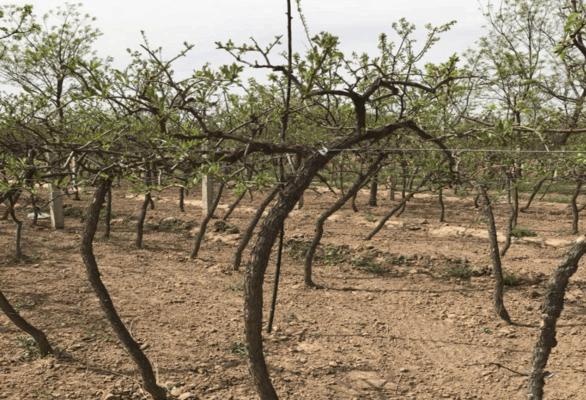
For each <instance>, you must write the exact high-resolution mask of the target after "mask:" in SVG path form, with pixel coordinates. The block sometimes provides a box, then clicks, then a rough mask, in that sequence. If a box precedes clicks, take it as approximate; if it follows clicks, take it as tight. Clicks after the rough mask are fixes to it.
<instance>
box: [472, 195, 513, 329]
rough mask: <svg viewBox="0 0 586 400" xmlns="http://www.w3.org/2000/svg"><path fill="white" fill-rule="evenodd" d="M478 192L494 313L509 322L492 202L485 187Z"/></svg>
mask: <svg viewBox="0 0 586 400" xmlns="http://www.w3.org/2000/svg"><path fill="white" fill-rule="evenodd" d="M479 191H480V194H481V195H482V198H483V200H484V214H485V215H486V219H487V221H486V224H487V226H488V239H489V241H490V258H491V260H492V269H493V274H494V281H495V288H494V309H495V311H496V314H497V315H498V316H499V317H500V318H501V319H502V320H503V321H505V322H507V323H509V324H510V323H511V317H510V316H509V313H508V312H507V309H506V308H505V303H504V300H503V297H504V286H505V285H504V279H503V268H502V264H501V256H500V252H499V243H498V238H497V230H496V223H495V221H494V214H493V212H492V204H491V202H490V198H489V197H488V192H487V191H486V188H485V187H484V186H482V185H480V186H479Z"/></svg>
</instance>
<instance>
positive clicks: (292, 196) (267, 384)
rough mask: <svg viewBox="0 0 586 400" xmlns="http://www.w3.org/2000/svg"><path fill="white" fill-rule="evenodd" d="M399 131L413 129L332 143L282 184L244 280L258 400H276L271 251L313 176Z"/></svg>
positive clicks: (247, 332)
mask: <svg viewBox="0 0 586 400" xmlns="http://www.w3.org/2000/svg"><path fill="white" fill-rule="evenodd" d="M402 128H412V129H415V128H416V126H415V125H414V123H413V122H411V121H404V122H398V123H395V124H392V125H388V126H386V127H384V128H383V129H380V130H373V131H370V132H369V133H367V134H362V133H360V134H354V135H352V136H348V137H346V138H344V139H340V140H338V141H335V142H333V143H331V144H330V146H328V147H329V148H332V149H335V150H332V151H328V152H326V153H325V154H323V155H322V154H321V153H320V152H315V153H312V154H311V155H308V156H307V159H306V160H305V162H304V163H303V165H302V167H301V168H300V169H299V170H298V171H297V174H296V175H295V176H294V177H292V178H291V180H289V181H288V182H287V183H286V184H285V186H284V188H283V190H282V192H281V196H279V198H278V200H277V202H276V204H275V205H274V206H273V207H272V208H271V210H270V212H269V214H268V215H267V217H266V218H265V219H264V222H263V224H262V226H261V228H260V230H259V232H258V235H257V240H256V243H255V246H254V248H253V250H252V259H251V262H250V263H249V264H248V266H247V268H246V275H245V280H244V327H245V337H246V343H247V346H248V361H249V370H250V373H251V375H252V378H253V383H254V386H255V388H256V391H257V393H258V395H259V397H260V399H261V400H276V399H278V397H277V394H276V392H275V389H274V387H273V385H272V383H271V379H270V377H269V373H268V369H267V365H266V361H265V358H264V354H263V340H262V322H263V283H264V277H265V273H266V269H267V265H268V262H269V258H270V255H271V250H272V248H273V245H274V244H275V240H276V238H277V235H278V234H279V231H280V229H281V227H282V226H283V224H284V221H285V219H286V218H287V216H288V215H289V213H290V212H291V210H292V209H293V208H294V207H295V204H296V203H297V201H299V198H300V197H301V195H302V194H303V192H304V191H305V190H306V189H307V187H308V186H309V185H310V184H311V181H312V180H313V178H314V177H315V176H316V174H317V173H318V172H319V171H320V170H321V169H322V168H323V167H325V166H326V165H327V163H328V162H329V161H330V160H331V159H332V158H334V157H335V156H336V155H338V154H339V153H340V152H341V151H342V149H347V148H350V147H351V146H354V145H356V144H358V143H361V142H363V141H366V140H369V141H370V142H371V143H373V142H376V141H378V140H381V139H383V138H386V137H389V136H391V135H392V134H394V133H395V132H396V131H397V130H399V129H402Z"/></svg>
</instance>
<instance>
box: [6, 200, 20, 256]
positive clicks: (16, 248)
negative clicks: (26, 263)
mask: <svg viewBox="0 0 586 400" xmlns="http://www.w3.org/2000/svg"><path fill="white" fill-rule="evenodd" d="M8 200H9V203H10V208H9V209H8V211H9V212H10V218H12V221H13V222H14V225H16V231H15V234H14V257H15V258H16V259H17V260H20V259H21V258H22V240H21V239H22V221H21V220H19V219H18V217H17V216H16V212H15V211H14V205H15V204H14V200H13V198H12V197H9V198H8Z"/></svg>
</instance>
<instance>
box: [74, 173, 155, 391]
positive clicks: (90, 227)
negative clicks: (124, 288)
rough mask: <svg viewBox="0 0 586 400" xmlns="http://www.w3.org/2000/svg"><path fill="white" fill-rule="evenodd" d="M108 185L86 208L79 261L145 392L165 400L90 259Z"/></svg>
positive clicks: (100, 188)
mask: <svg viewBox="0 0 586 400" xmlns="http://www.w3.org/2000/svg"><path fill="white" fill-rule="evenodd" d="M111 183H112V182H111V181H110V180H102V181H101V182H99V186H98V188H97V189H96V192H95V194H94V198H93V201H92V203H91V204H90V206H89V207H88V210H87V213H86V222H85V227H84V230H83V234H82V240H81V249H80V250H81V257H82V259H83V263H84V265H85V267H86V273H87V277H88V280H89V282H90V284H91V286H92V288H93V290H94V292H95V294H96V296H97V297H98V300H99V302H100V305H101V307H102V310H103V311H104V314H105V316H106V318H107V320H108V322H109V323H110V325H111V326H112V329H113V330H114V332H115V333H116V335H117V336H118V339H119V340H120V342H121V343H122V345H123V346H124V348H125V349H126V351H128V353H129V354H130V356H131V357H132V359H133V361H134V362H135V364H136V365H137V367H138V369H139V371H140V374H141V376H142V381H143V385H144V388H145V390H146V391H147V392H148V393H149V394H150V395H151V396H152V398H153V399H154V400H165V399H166V398H167V395H166V391H165V389H163V388H162V387H160V386H159V385H157V382H156V379H155V374H154V372H153V368H152V366H151V363H150V361H149V359H148V358H147V357H146V355H145V354H144V353H143V352H142V350H141V349H140V346H139V345H138V343H137V342H136V341H135V340H134V339H133V338H132V336H131V335H130V332H129V331H128V329H127V328H126V326H125V325H124V322H122V320H121V319H120V317H119V316H118V313H117V311H116V308H115V307H114V304H113V302H112V299H111V298H110V294H109V293H108V289H107V288H106V286H105V285H104V283H103V282H102V279H101V277H100V271H99V269H98V264H97V262H96V258H95V256H94V250H93V241H94V237H95V235H96V230H97V227H98V221H99V218H100V209H101V208H102V204H103V203H104V198H105V197H106V193H107V192H108V190H109V188H110V185H111ZM145 204H146V205H148V202H145Z"/></svg>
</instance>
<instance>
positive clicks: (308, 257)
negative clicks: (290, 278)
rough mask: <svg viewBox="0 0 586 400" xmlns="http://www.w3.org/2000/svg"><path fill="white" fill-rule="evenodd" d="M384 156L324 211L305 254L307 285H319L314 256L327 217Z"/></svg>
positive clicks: (349, 195)
mask: <svg viewBox="0 0 586 400" xmlns="http://www.w3.org/2000/svg"><path fill="white" fill-rule="evenodd" d="M383 158H384V156H379V157H378V159H377V160H376V161H375V162H374V163H373V164H372V165H371V166H370V168H369V169H368V171H367V172H366V174H364V175H359V176H358V179H356V181H355V182H354V184H353V185H352V187H351V188H350V189H349V190H348V191H347V192H346V193H345V194H344V195H343V196H342V197H340V198H339V199H338V201H336V202H335V203H334V204H333V205H332V206H331V207H330V208H329V209H327V210H326V211H324V212H323V213H322V214H321V215H320V216H319V218H318V219H317V221H316V223H315V235H314V236H313V240H312V241H311V244H310V245H309V248H308V249H307V253H306V254H305V269H304V281H305V286H307V287H310V288H314V287H317V286H316V284H315V283H314V282H313V278H312V275H313V258H314V256H315V251H316V250H317V246H319V243H320V241H321V238H322V236H323V233H324V224H325V223H326V221H327V219H328V218H329V217H331V216H332V215H333V214H334V213H335V212H336V211H338V210H339V209H340V208H342V207H343V206H344V204H346V202H347V201H348V200H349V199H350V198H351V197H353V196H354V195H355V194H356V193H357V192H358V191H359V190H360V189H361V188H362V187H363V186H364V184H365V182H366V180H367V179H368V178H369V177H370V176H372V175H373V174H374V173H375V172H376V171H377V170H378V169H379V165H380V163H381V161H382V160H383Z"/></svg>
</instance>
